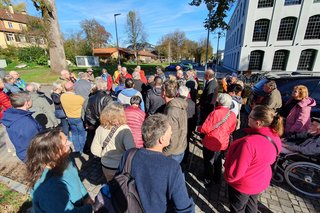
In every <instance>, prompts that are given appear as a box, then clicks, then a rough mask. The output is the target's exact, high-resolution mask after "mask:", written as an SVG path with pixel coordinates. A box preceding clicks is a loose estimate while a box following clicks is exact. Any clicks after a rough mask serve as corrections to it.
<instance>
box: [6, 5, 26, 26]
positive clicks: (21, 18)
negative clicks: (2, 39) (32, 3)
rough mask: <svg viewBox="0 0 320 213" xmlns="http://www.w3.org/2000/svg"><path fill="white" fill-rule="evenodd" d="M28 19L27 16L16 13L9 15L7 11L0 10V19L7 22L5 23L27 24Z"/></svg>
mask: <svg viewBox="0 0 320 213" xmlns="http://www.w3.org/2000/svg"><path fill="white" fill-rule="evenodd" d="M28 17H30V16H29V15H27V14H22V13H17V12H15V13H14V14H12V13H10V11H9V10H6V9H0V19H2V20H7V21H14V22H19V23H24V24H26V23H27V22H28Z"/></svg>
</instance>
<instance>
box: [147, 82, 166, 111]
mask: <svg viewBox="0 0 320 213" xmlns="http://www.w3.org/2000/svg"><path fill="white" fill-rule="evenodd" d="M161 88H162V78H161V77H159V76H157V77H155V78H154V86H153V87H152V88H151V89H149V90H148V92H147V96H146V112H147V113H148V115H153V114H155V113H157V112H159V111H158V110H159V109H161V108H162V106H164V105H165V102H164V100H163V98H162V96H161Z"/></svg>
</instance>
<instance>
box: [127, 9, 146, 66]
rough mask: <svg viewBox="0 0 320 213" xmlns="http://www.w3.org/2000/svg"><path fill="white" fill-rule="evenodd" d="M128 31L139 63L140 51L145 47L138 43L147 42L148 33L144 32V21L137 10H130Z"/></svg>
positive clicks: (130, 42) (129, 39)
mask: <svg viewBox="0 0 320 213" xmlns="http://www.w3.org/2000/svg"><path fill="white" fill-rule="evenodd" d="M126 31H127V34H128V43H129V44H130V45H132V47H133V50H134V53H135V59H136V61H137V64H138V63H139V60H138V51H139V50H141V49H143V47H141V45H138V44H139V43H140V44H143V43H145V42H146V37H147V35H146V33H145V32H144V29H143V25H142V22H141V20H140V18H139V16H138V14H137V13H136V12H135V11H129V13H128V15H127V27H126Z"/></svg>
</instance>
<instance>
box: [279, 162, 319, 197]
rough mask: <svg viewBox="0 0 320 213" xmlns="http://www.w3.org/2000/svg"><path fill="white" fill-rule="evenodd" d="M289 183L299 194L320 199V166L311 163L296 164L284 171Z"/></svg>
mask: <svg viewBox="0 0 320 213" xmlns="http://www.w3.org/2000/svg"><path fill="white" fill-rule="evenodd" d="M284 177H285V179H286V181H287V183H288V184H289V185H290V186H291V187H292V188H294V189H295V190H297V191H298V192H300V193H302V194H305V195H308V196H312V197H320V166H319V165H317V164H314V163H309V162H295V163H292V164H290V165H289V166H288V167H287V168H286V170H285V171H284Z"/></svg>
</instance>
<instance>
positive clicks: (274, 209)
mask: <svg viewBox="0 0 320 213" xmlns="http://www.w3.org/2000/svg"><path fill="white" fill-rule="evenodd" d="M269 207H270V209H271V210H273V211H275V212H282V208H281V207H280V206H279V205H273V204H270V205H269Z"/></svg>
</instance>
